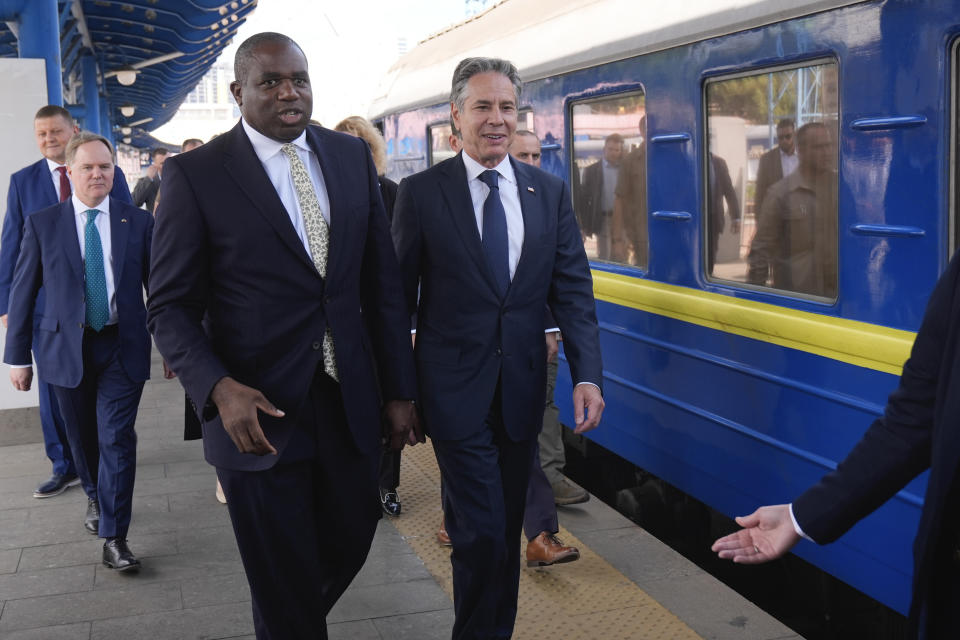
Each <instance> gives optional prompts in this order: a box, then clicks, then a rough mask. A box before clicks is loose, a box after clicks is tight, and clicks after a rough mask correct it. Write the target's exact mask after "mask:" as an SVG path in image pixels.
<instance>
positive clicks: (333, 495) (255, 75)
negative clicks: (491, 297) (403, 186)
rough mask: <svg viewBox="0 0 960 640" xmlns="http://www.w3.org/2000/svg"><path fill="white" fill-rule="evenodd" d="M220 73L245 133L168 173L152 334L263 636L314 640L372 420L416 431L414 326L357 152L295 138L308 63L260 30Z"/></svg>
mask: <svg viewBox="0 0 960 640" xmlns="http://www.w3.org/2000/svg"><path fill="white" fill-rule="evenodd" d="M234 71H235V74H236V79H235V80H234V82H233V83H232V84H231V85H230V87H231V90H232V92H233V96H234V98H235V99H236V101H237V104H238V105H239V107H240V113H241V115H242V119H241V121H240V123H238V124H237V126H236V127H234V128H233V129H232V130H231V131H229V132H227V133H225V134H223V135H221V136H218V137H217V138H216V139H215V140H212V141H211V142H209V143H207V144H205V145H203V146H202V147H200V148H198V149H195V150H194V151H191V152H190V153H186V154H182V155H180V156H176V157H173V158H171V159H169V160H167V161H166V165H165V167H164V179H163V184H162V186H161V187H160V189H161V192H160V193H161V199H160V205H159V209H158V212H157V232H156V235H155V237H154V249H153V267H152V270H151V274H150V300H149V303H148V306H149V309H150V314H149V315H150V318H149V323H150V329H151V331H152V332H153V335H154V338H155V340H156V343H157V348H158V349H159V350H160V352H161V353H162V354H163V356H164V358H165V359H166V361H167V363H168V364H169V366H170V369H172V370H173V371H174V372H175V373H176V374H177V375H178V377H179V379H180V381H181V383H182V384H183V386H184V388H185V389H186V391H187V394H188V395H189V396H190V398H191V399H192V400H193V402H194V403H195V405H196V408H197V411H198V414H199V418H200V419H201V421H202V429H203V447H204V453H205V455H206V458H207V461H208V462H210V463H211V464H212V465H214V466H215V467H216V469H217V476H218V477H219V479H220V482H221V484H222V485H223V489H224V493H225V494H226V497H227V505H228V507H229V509H230V518H231V520H232V521H233V528H234V533H235V534H236V538H237V544H238V546H239V548H240V555H241V558H242V559H243V564H244V569H245V570H246V573H247V581H248V583H249V585H250V592H251V596H252V599H253V617H254V625H255V628H256V634H257V638H258V639H259V640H265V639H273V640H300V639H304V640H305V639H310V640H314V639H316V638H326V637H327V633H326V623H325V618H326V615H327V613H328V612H329V611H330V609H331V607H333V605H334V603H335V602H336V601H337V599H338V598H339V597H340V595H341V594H342V593H343V592H344V590H346V588H347V586H348V585H349V583H350V581H351V580H352V579H353V577H354V576H355V575H356V573H357V571H359V570H360V567H361V566H362V565H363V562H364V560H365V559H366V556H367V552H368V551H369V549H370V543H371V542H372V540H373V536H374V533H375V531H376V524H377V520H378V519H379V518H380V513H381V511H380V501H379V495H378V478H377V476H378V467H379V458H380V449H381V427H380V422H381V418H380V415H381V407H383V413H384V414H385V416H386V418H387V420H388V422H389V424H390V426H391V432H390V439H391V444H392V445H393V446H394V447H396V448H399V447H401V446H402V445H403V442H404V441H405V440H407V438H410V440H411V442H412V441H415V440H416V437H417V436H416V435H415V430H413V427H414V424H415V420H416V414H415V412H414V408H413V403H412V400H413V399H414V398H415V397H416V382H415V379H414V376H415V372H414V367H413V353H412V350H411V347H410V335H409V331H408V328H407V327H408V326H409V322H408V321H407V316H406V313H405V311H406V310H405V305H404V302H403V293H402V290H401V284H400V279H399V276H398V268H397V261H396V256H395V254H394V252H393V246H392V244H391V241H390V232H389V228H388V225H387V217H386V213H385V212H384V209H383V204H382V201H381V198H380V192H379V186H378V181H377V172H376V169H375V168H374V165H373V160H372V159H371V157H370V152H369V151H368V148H367V145H366V143H365V142H364V141H363V140H361V139H359V138H355V137H353V136H350V135H346V134H341V133H336V132H333V131H330V130H327V129H323V128H320V127H313V126H308V122H309V119H310V114H311V111H312V108H313V98H312V95H311V90H310V77H309V74H308V73H307V61H306V57H305V56H304V54H303V51H302V50H301V49H300V47H299V46H298V45H297V44H296V43H295V42H293V41H292V40H291V39H289V38H288V37H286V36H283V35H281V34H277V33H261V34H257V35H255V36H252V37H251V38H249V39H247V40H246V41H245V42H244V43H243V44H241V45H240V47H239V48H238V49H237V54H236V59H235V61H234ZM378 382H379V387H378Z"/></svg>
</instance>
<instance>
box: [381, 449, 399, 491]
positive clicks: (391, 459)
mask: <svg viewBox="0 0 960 640" xmlns="http://www.w3.org/2000/svg"><path fill="white" fill-rule="evenodd" d="M380 486H381V487H382V488H384V489H388V490H390V491H396V490H397V487H399V486H400V450H399V449H391V448H390V447H389V446H386V447H384V448H383V451H382V452H381V453H380Z"/></svg>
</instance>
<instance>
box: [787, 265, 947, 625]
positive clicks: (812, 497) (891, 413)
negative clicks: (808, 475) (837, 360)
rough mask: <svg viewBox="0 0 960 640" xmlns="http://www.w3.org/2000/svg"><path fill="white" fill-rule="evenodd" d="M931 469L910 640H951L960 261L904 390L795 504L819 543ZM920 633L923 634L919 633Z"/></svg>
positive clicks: (930, 314)
mask: <svg viewBox="0 0 960 640" xmlns="http://www.w3.org/2000/svg"><path fill="white" fill-rule="evenodd" d="M926 469H930V478H929V481H928V483H927V494H926V497H925V499H924V503H923V512H922V514H921V517H920V525H919V527H918V530H917V537H916V540H915V541H914V545H913V555H914V574H913V601H912V603H911V606H910V618H909V625H910V626H909V634H908V635H909V637H910V638H916V637H920V638H930V639H932V638H955V637H957V636H958V634H960V624H958V617H957V616H958V614H957V612H956V607H957V602H956V601H955V597H956V595H957V593H958V592H960V589H958V585H960V566H958V564H957V562H956V560H955V551H956V550H957V548H958V545H960V517H958V497H960V494H958V491H960V486H958V478H957V471H958V469H960V257H958V255H955V256H954V258H953V260H952V261H951V263H950V266H949V267H948V269H947V271H946V272H945V273H944V274H943V276H942V277H941V278H940V281H939V282H938V283H937V286H936V288H935V289H934V292H933V294H932V295H931V297H930V302H929V303H928V305H927V311H926V314H925V315H924V318H923V323H922V324H921V326H920V331H919V332H918V333H917V338H916V341H915V342H914V344H913V350H912V351H911V353H910V359H909V360H907V363H906V364H905V365H904V367H903V375H902V376H901V377H900V385H899V386H898V387H897V389H896V391H894V392H893V393H892V394H891V395H890V399H889V401H888V403H887V407H886V409H885V411H884V415H883V416H882V417H880V418H878V419H877V421H876V422H874V423H873V425H872V426H871V427H870V429H869V430H868V431H867V432H866V434H864V436H863V439H862V440H860V442H859V443H857V445H856V446H855V447H854V448H853V450H852V451H851V452H850V454H849V455H848V456H847V457H846V459H845V460H844V461H843V462H841V463H840V464H839V465H838V466H837V469H836V471H834V472H832V473H829V474H827V475H826V476H824V478H823V479H822V480H821V481H820V482H819V484H817V485H816V486H814V487H813V488H811V489H809V490H808V491H807V492H805V493H804V494H803V495H801V496H800V497H799V498H798V499H797V500H796V501H794V503H793V510H794V515H795V517H796V519H797V523H798V524H799V525H800V527H801V528H802V529H803V531H804V533H806V534H807V535H809V536H810V537H811V538H813V539H814V540H816V541H817V542H819V543H820V544H825V543H828V542H832V541H834V540H836V539H837V538H839V537H840V536H841V535H842V534H843V533H845V532H846V531H847V530H848V529H850V528H851V527H852V526H853V525H854V524H856V522H857V521H859V520H860V519H861V518H863V517H864V516H866V515H867V514H869V513H870V512H871V511H873V510H874V509H876V508H877V507H879V506H880V505H881V504H883V503H884V502H886V501H887V500H888V499H890V498H891V497H893V496H894V495H895V494H896V492H897V491H899V490H900V489H902V488H903V487H904V486H905V485H906V484H907V483H908V482H909V481H910V480H912V479H913V478H915V477H916V476H917V475H919V474H920V473H921V472H923V471H925V470H926ZM920 629H925V634H924V633H920Z"/></svg>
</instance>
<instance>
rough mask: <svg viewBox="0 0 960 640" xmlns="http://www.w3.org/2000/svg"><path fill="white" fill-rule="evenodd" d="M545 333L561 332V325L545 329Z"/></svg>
mask: <svg viewBox="0 0 960 640" xmlns="http://www.w3.org/2000/svg"><path fill="white" fill-rule="evenodd" d="M543 332H544V333H560V327H553V328H552V329H544V330H543Z"/></svg>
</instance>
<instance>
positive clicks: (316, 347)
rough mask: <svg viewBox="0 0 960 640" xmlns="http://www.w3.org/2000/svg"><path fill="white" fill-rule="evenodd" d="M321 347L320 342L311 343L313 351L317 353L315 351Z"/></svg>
mask: <svg viewBox="0 0 960 640" xmlns="http://www.w3.org/2000/svg"><path fill="white" fill-rule="evenodd" d="M322 346H323V345H322V344H321V343H320V342H314V343H313V350H314V351H317V350H319V349H320V347H322Z"/></svg>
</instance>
